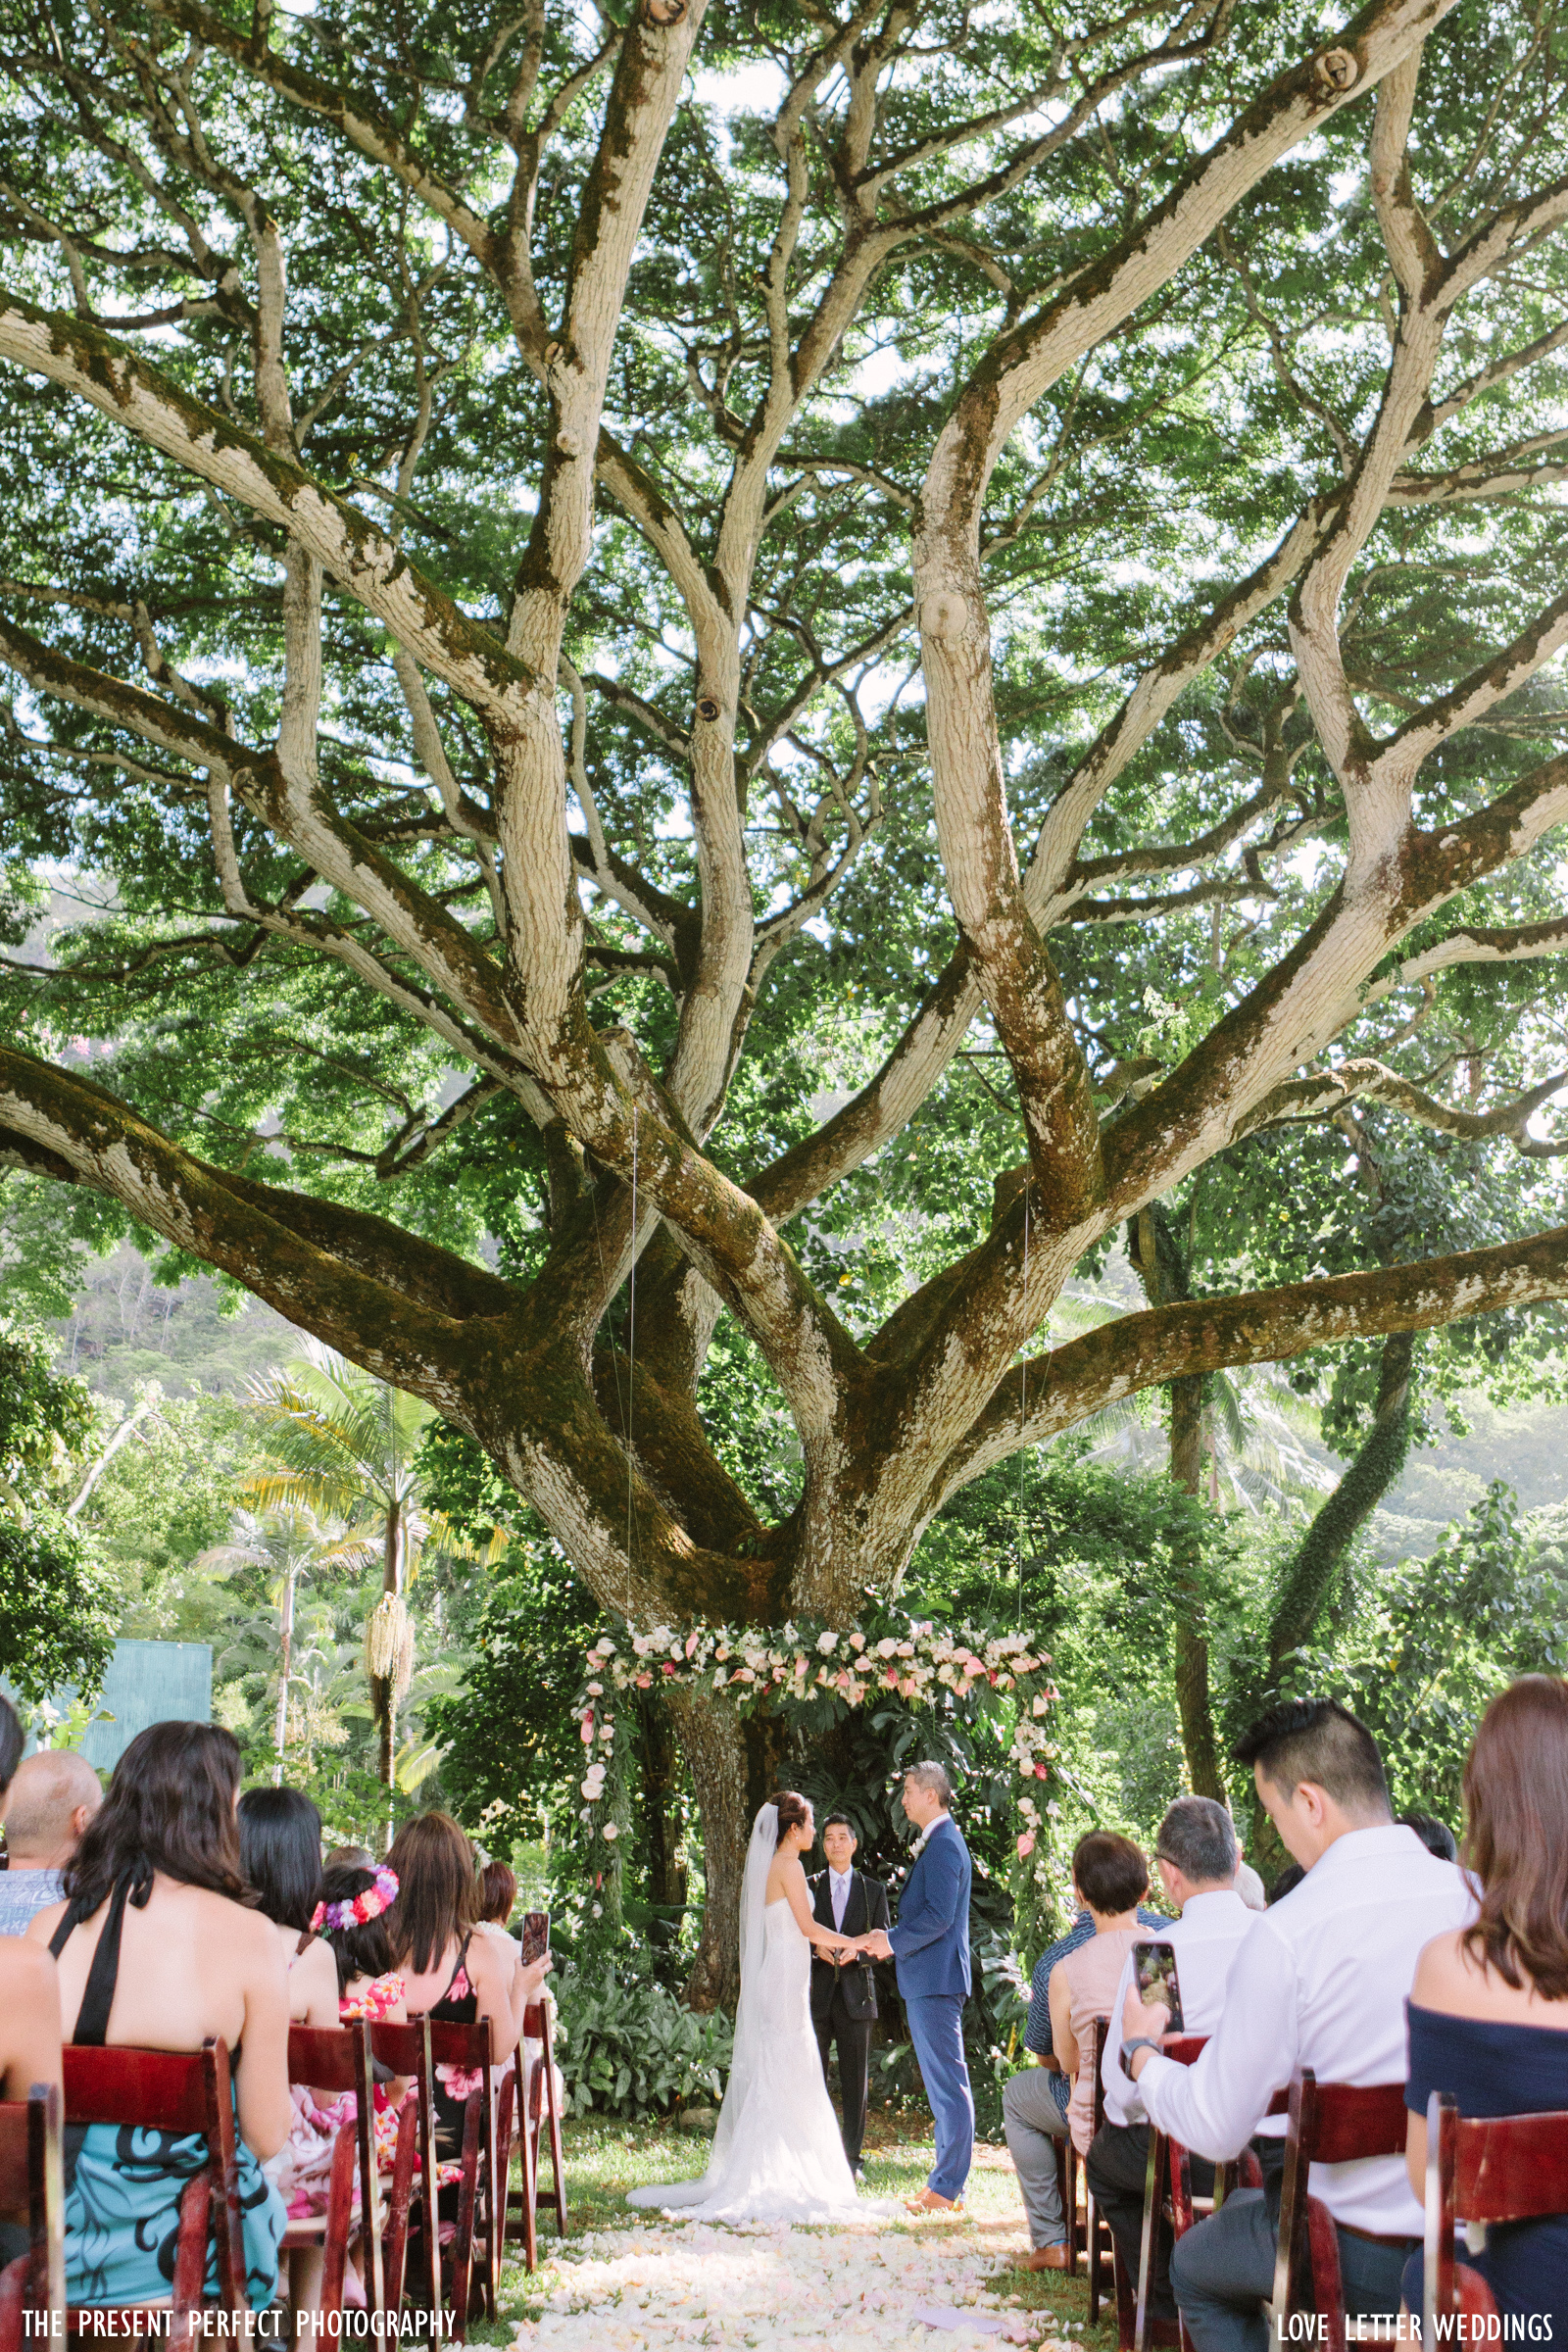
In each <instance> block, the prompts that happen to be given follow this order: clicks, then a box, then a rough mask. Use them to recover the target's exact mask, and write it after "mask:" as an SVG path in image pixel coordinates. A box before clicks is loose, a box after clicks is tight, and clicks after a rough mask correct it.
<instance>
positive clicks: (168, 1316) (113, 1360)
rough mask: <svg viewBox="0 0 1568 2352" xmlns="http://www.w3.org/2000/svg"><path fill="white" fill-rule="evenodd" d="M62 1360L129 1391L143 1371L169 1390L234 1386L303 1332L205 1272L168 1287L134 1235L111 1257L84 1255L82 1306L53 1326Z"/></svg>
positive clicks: (290, 1349)
mask: <svg viewBox="0 0 1568 2352" xmlns="http://www.w3.org/2000/svg"><path fill="white" fill-rule="evenodd" d="M53 1328H54V1330H55V1332H56V1333H57V1334H58V1336H59V1340H60V1356H59V1366H60V1369H61V1371H63V1372H79V1373H80V1374H81V1375H82V1377H83V1378H84V1379H85V1380H86V1381H87V1382H88V1383H89V1385H90V1386H91V1387H92V1388H95V1389H101V1390H102V1391H103V1392H104V1393H105V1394H106V1395H107V1396H111V1397H121V1398H122V1399H123V1400H126V1401H128V1400H129V1398H130V1396H131V1393H132V1390H133V1388H134V1385H135V1383H136V1382H137V1381H138V1380H157V1381H160V1382H162V1384H163V1387H164V1389H165V1391H166V1393H167V1394H168V1395H169V1396H171V1397H186V1396H191V1395H194V1394H195V1393H196V1392H198V1391H201V1392H205V1393H206V1394H207V1395H210V1396H223V1395H227V1394H230V1393H231V1392H233V1391H234V1390H236V1389H240V1388H242V1387H243V1386H244V1384H245V1382H246V1381H247V1380H248V1379H249V1378H250V1377H251V1375H252V1373H255V1372H265V1371H267V1370H268V1369H269V1367H270V1366H271V1365H272V1364H275V1363H278V1362H280V1361H281V1359H282V1358H283V1357H284V1356H286V1355H292V1354H293V1353H294V1352H295V1350H296V1349H297V1348H298V1347H299V1345H300V1340H301V1336H302V1335H301V1334H300V1333H299V1332H298V1331H297V1330H296V1329H295V1327H294V1325H293V1324H292V1323H289V1322H286V1321H285V1320H284V1318H283V1317H282V1316H281V1315H279V1314H274V1313H273V1311H272V1309H271V1308H270V1306H266V1305H264V1304H263V1303H262V1301H261V1299H248V1298H245V1297H244V1296H242V1295H240V1294H236V1293H234V1292H232V1291H229V1290H226V1289H225V1288H224V1287H223V1286H222V1285H221V1284H219V1283H217V1282H214V1281H211V1280H210V1279H209V1278H208V1277H207V1276H206V1275H205V1274H201V1275H196V1276H193V1277H191V1278H190V1279H188V1280H187V1281H184V1282H182V1283H181V1284H180V1285H179V1287H178V1289H177V1290H162V1289H160V1288H158V1286H157V1285H156V1284H155V1283H154V1281H153V1275H152V1268H151V1267H150V1266H149V1265H148V1263H147V1261H146V1259H145V1258H144V1257H142V1255H141V1254H140V1252H139V1251H138V1250H134V1249H133V1248H132V1247H131V1245H130V1243H129V1242H123V1243H122V1244H121V1246H120V1248H119V1249H118V1250H116V1251H115V1252H114V1254H113V1256H112V1257H100V1258H83V1260H82V1269H81V1288H80V1291H79V1292H78V1294H77V1297H76V1301H75V1311H74V1313H73V1314H72V1315H71V1316H70V1317H69V1318H68V1319H67V1320H65V1321H62V1322H58V1323H56V1324H55V1325H54V1326H53Z"/></svg>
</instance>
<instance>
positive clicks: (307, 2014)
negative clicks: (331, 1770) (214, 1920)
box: [239, 1789, 338, 2028]
mask: <svg viewBox="0 0 1568 2352" xmlns="http://www.w3.org/2000/svg"><path fill="white" fill-rule="evenodd" d="M239 1865H240V1871H241V1874H242V1876H243V1877H244V1880H245V1883H246V1885H247V1886H248V1887H253V1888H254V1889H255V1891H256V1893H257V1895H258V1896H259V1897H260V1898H261V1908H262V1916H263V1918H264V1919H270V1921H271V1923H272V1925H273V1927H274V1928H275V1929H276V1930H277V1948H278V1950H279V1952H280V1953H281V1954H282V1958H283V1966H284V1968H285V1969H286V1971H287V1972H288V2022H289V2024H290V2025H291V2026H312V2027H320V2028H325V2027H329V2026H335V2025H336V2024H337V2022H338V2016H337V1970H336V1969H335V1968H334V1966H333V1965H332V1955H331V1953H330V1952H329V1951H328V1950H327V1948H326V1946H325V1944H323V1943H322V1942H321V1941H320V1940H319V1938H318V1937H317V1936H314V1935H313V1934H312V1931H311V1914H312V1912H313V1911H314V1910H315V1909H316V1897H317V1889H318V1887H319V1885H320V1880H321V1816H320V1815H319V1813H318V1811H317V1810H316V1807H315V1806H314V1805H313V1804H312V1802H311V1800H310V1798H309V1797H308V1796H305V1795H302V1794H301V1792H300V1790H299V1789H246V1791H245V1793H244V1795H243V1796H242V1797H241V1798H240V1800H239Z"/></svg>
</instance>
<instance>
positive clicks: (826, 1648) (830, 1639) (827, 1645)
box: [816, 1634, 839, 1658]
mask: <svg viewBox="0 0 1568 2352" xmlns="http://www.w3.org/2000/svg"><path fill="white" fill-rule="evenodd" d="M838 1643H839V1638H838V1636H837V1634H818V1635H817V1637H816V1646H817V1648H818V1649H819V1650H820V1651H821V1653H822V1655H823V1657H824V1658H825V1657H827V1656H828V1654H829V1653H830V1652H831V1651H832V1650H835V1649H837V1647H838Z"/></svg>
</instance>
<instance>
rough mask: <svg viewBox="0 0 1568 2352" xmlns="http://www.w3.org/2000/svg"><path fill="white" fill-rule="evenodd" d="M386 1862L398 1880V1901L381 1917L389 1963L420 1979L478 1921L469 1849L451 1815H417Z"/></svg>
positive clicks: (476, 1883) (475, 1879)
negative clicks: (389, 1950)
mask: <svg viewBox="0 0 1568 2352" xmlns="http://www.w3.org/2000/svg"><path fill="white" fill-rule="evenodd" d="M386 1860H387V1868H388V1869H389V1870H395V1871H396V1872H397V1875H398V1899H397V1901H396V1902H395V1903H394V1904H393V1906H392V1908H391V1910H390V1911H389V1912H388V1913H387V1915H386V1926H387V1934H388V1935H389V1936H391V1938H392V1953H393V1958H394V1960H395V1962H396V1964H397V1966H398V1967H399V1968H406V1969H409V1970H411V1971H412V1972H413V1974H414V1975H415V1976H417V1977H420V1976H423V1974H424V1972H425V1970H426V1969H427V1968H434V1966H435V1964H436V1962H437V1961H438V1960H439V1959H440V1957H441V1955H442V1953H443V1952H444V1951H445V1950H446V1948H447V1945H448V1944H449V1943H450V1942H451V1941H452V1939H453V1938H454V1936H464V1935H466V1933H467V1931H468V1929H469V1928H471V1927H472V1926H473V1923H474V1920H475V1918H476V1917H477V1916H478V1907H479V1880H478V1875H477V1873H476V1872H475V1870H474V1866H473V1848H472V1846H471V1845H470V1844H469V1843H468V1840H467V1838H466V1837H465V1835H464V1833H463V1831H462V1830H460V1829H459V1827H458V1825H457V1823H456V1822H455V1821H454V1820H453V1818H452V1816H451V1814H450V1813H436V1812H431V1813H417V1814H416V1815H415V1817H414V1819H413V1820H412V1821H408V1822H405V1823H404V1825H403V1827H402V1829H401V1830H400V1831H399V1832H398V1834H397V1838H396V1840H395V1841H394V1843H393V1847H392V1851H391V1852H390V1853H389V1854H388V1856H387V1858H386Z"/></svg>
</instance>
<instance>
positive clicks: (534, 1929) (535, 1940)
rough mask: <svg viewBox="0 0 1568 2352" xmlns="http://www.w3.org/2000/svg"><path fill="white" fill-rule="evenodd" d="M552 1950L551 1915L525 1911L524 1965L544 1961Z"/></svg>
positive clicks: (543, 1912) (523, 1931) (523, 1930)
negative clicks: (547, 1953) (532, 1961)
mask: <svg viewBox="0 0 1568 2352" xmlns="http://www.w3.org/2000/svg"><path fill="white" fill-rule="evenodd" d="M549 1949H550V1914H549V1912H548V1911H525V1912H524V1913H523V1915H522V1965H523V1967H524V1968H526V1967H527V1966H528V1964H529V1962H530V1961H531V1960H542V1959H543V1958H544V1956H545V1954H546V1952H548V1951H549Z"/></svg>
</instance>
